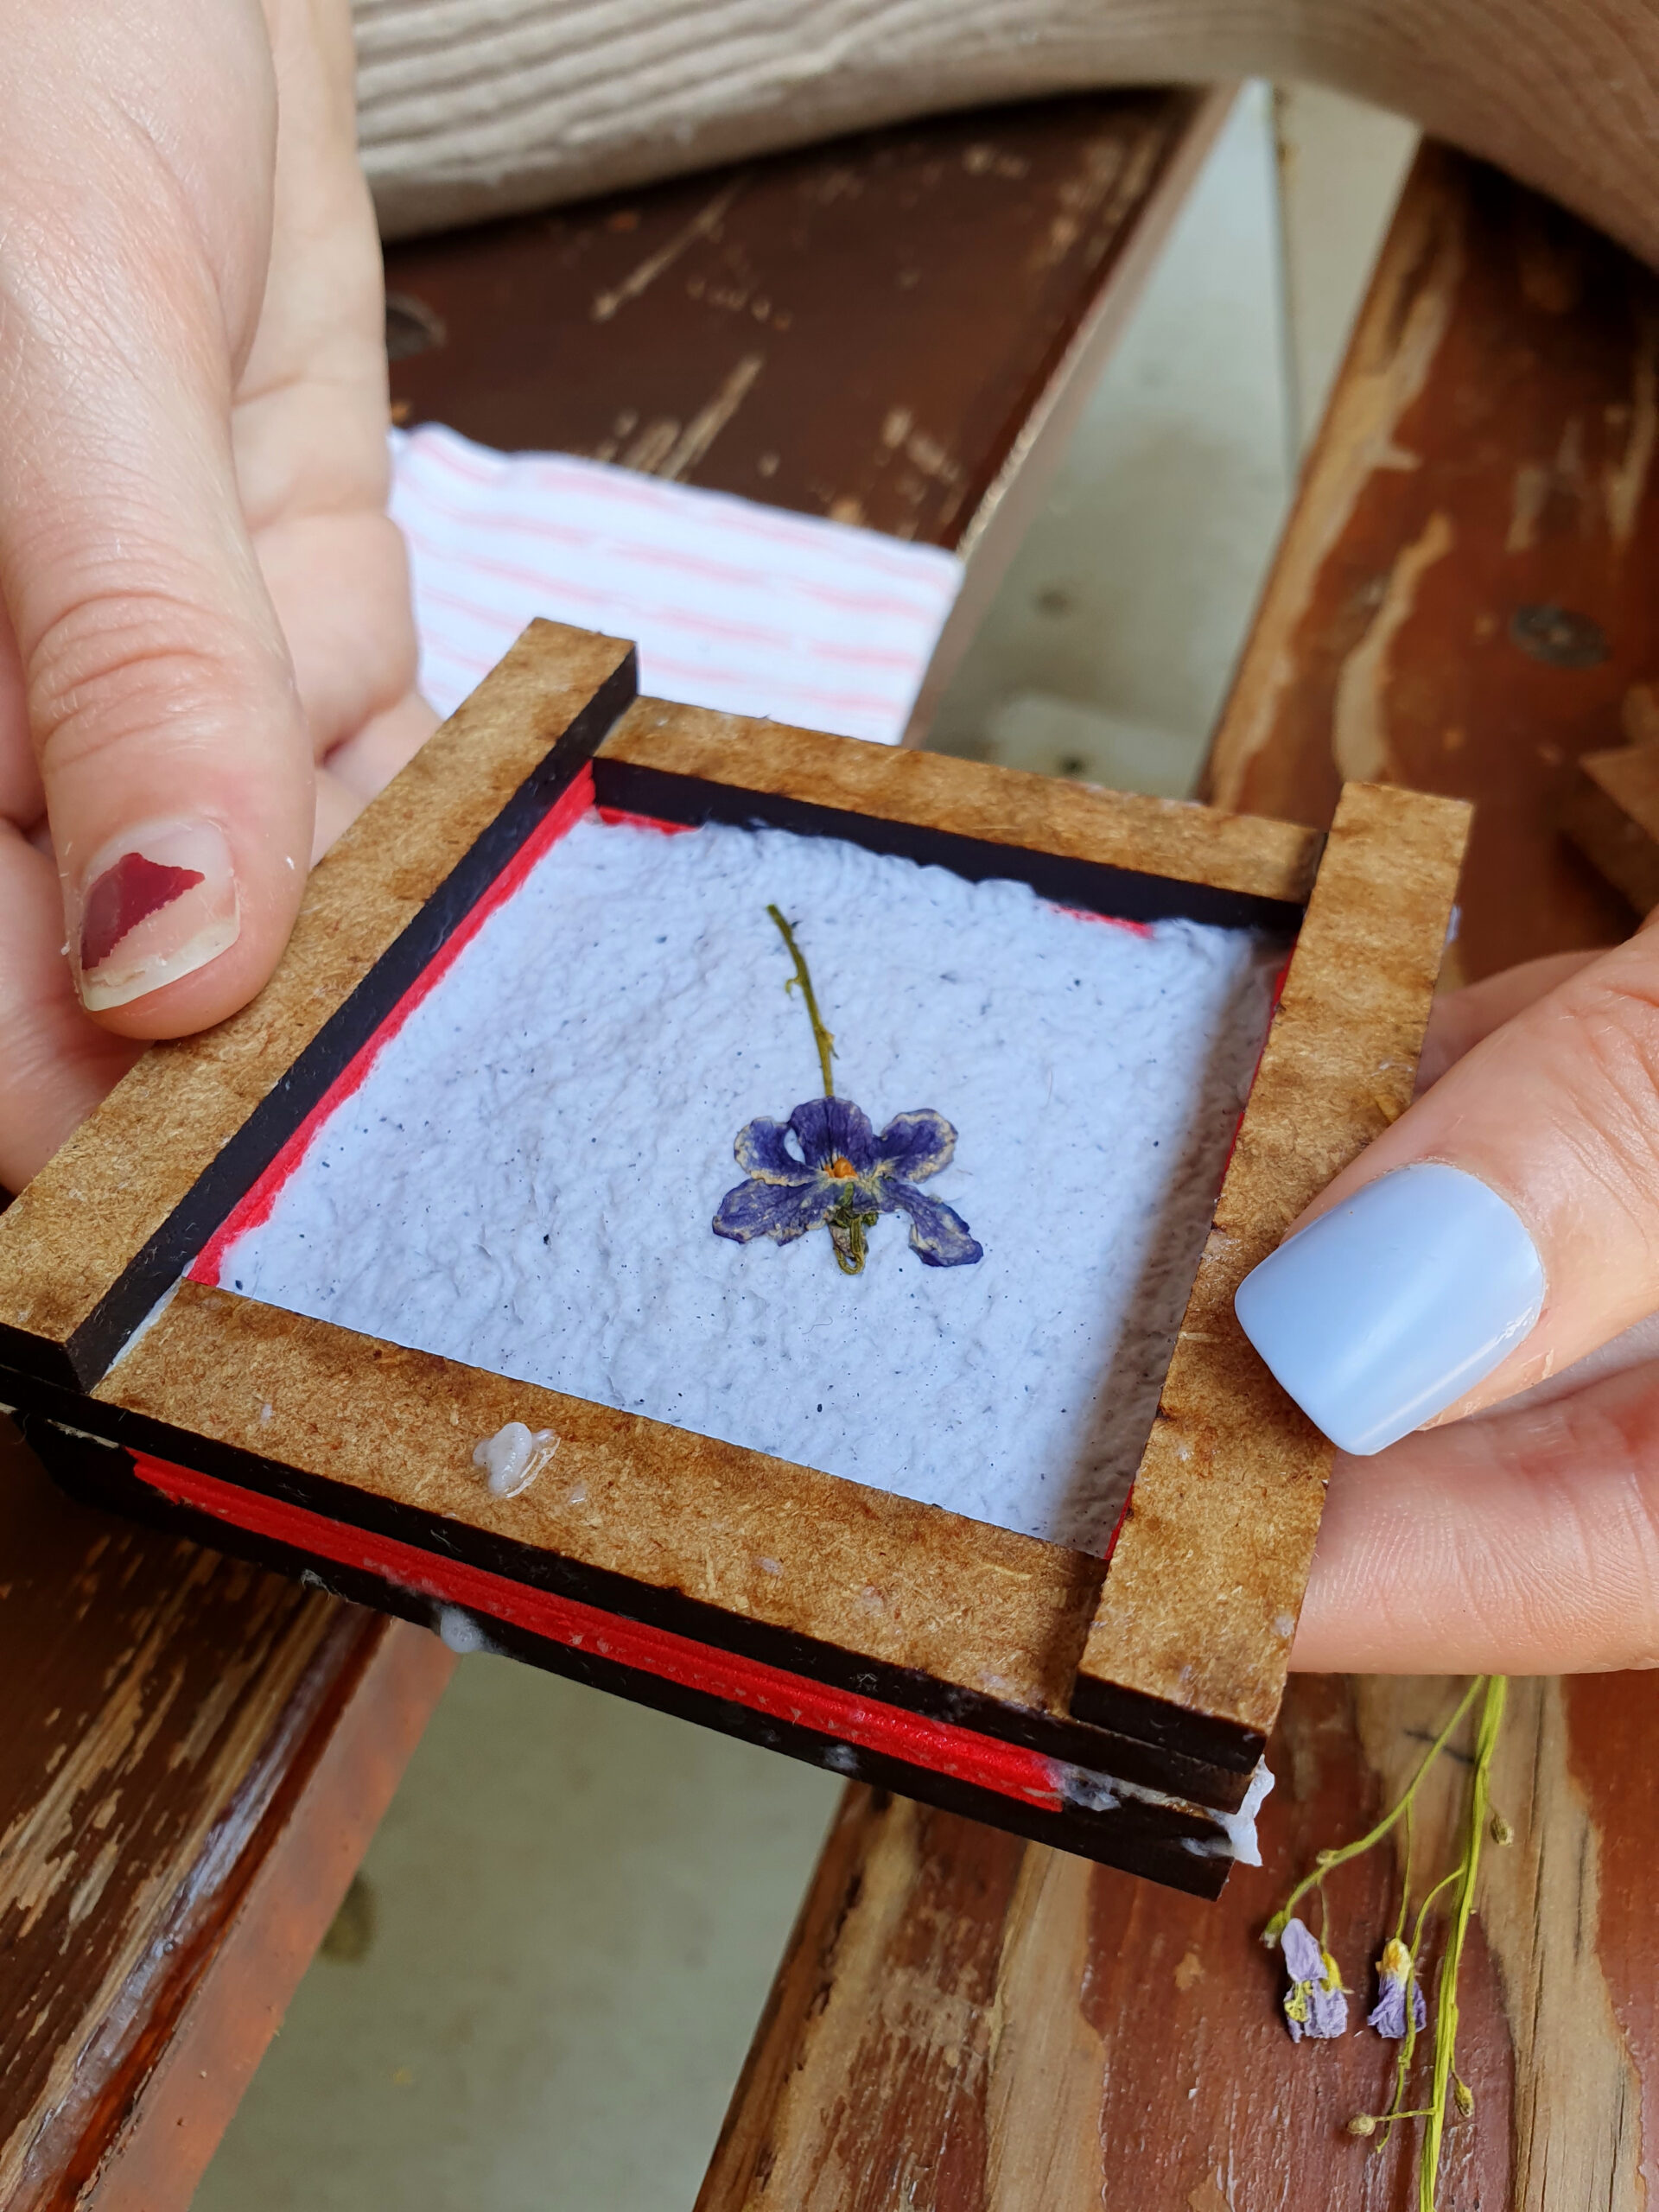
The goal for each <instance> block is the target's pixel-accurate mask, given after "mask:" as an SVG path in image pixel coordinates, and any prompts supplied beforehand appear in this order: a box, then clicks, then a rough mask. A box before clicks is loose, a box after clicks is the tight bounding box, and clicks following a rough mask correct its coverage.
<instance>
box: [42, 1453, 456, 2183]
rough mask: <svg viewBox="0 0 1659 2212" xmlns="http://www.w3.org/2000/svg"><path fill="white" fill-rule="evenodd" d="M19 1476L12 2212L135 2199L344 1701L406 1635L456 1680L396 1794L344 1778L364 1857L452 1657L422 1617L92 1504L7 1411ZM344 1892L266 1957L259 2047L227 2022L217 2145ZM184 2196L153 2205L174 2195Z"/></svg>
mask: <svg viewBox="0 0 1659 2212" xmlns="http://www.w3.org/2000/svg"><path fill="white" fill-rule="evenodd" d="M0 1476H3V1479H0V1670H3V1676H4V1681H5V1684H6V1691H5V1705H6V1716H7V1717H6V1725H5V1728H4V1731H3V1742H4V1751H5V1755H4V1758H3V1761H0V1972H3V1981H4V1990H5V2003H4V2005H3V2008H0V2201H3V2202H4V2203H5V2204H6V2206H7V2207H8V2212H48V2208H51V2212H56V2209H57V2208H59V2207H61V2206H66V2205H70V2204H77V2203H86V2204H90V2203H92V2202H108V2203H110V2204H111V2206H114V2205H116V2204H118V2203H119V2202H120V2201H121V2200H120V2198H119V2196H118V2195H117V2196H110V2197H108V2198H105V2197H101V2196H99V2190H103V2189H104V2188H105V2187H106V2185H107V2184H108V2181H109V2173H110V2169H111V2160H112V2159H115V2160H116V2163H119V2160H118V2158H117V2153H118V2150H119V2149H120V2147H121V2146H122V2145H124V2144H125V2143H126V2142H127V2141H129V2140H130V2139H134V2131H135V2130H136V2129H137V2126H138V2124H139V2120H140V2118H141V2116H142V2115H143V2113H145V2111H146V2110H147V2107H148V2099H149V2091H150V2088H151V2085H152V2083H153V2082H154V2079H155V2077H156V2069H157V2068H158V2067H159V2066H162V2064H163V2063H165V2061H166V2057H167V2054H168V2049H169V2045H170V2044H171V2041H172V2038H173V2037H174V2036H175V2032H176V2031H177V2030H178V2028H179V2026H180V2024H181V2022H182V2021H183V2020H184V2019H185V2018H186V2017H187V2015H188V2012H189V2011H190V2008H191V2006H192V2005H193V2004H194V2002H195V2001H196V2000H197V1999H198V1996H199V1993H200V1992H201V1990H202V1989H203V1987H204V1986H206V1985H207V1982H208V1980H209V1977H210V1974H211V1970H212V1969H213V1967H214V1965H215V1964H216V1962H217V1961H218V1959H219V1954H220V1950H221V1947H222V1946H223V1945H224V1943H225V1942H226V1938H227V1936H228V1935H229V1933H230V1932H231V1930H232V1929H233V1928H234V1927H235V1926H236V1925H237V1923H238V1920H239V1919H241V1918H243V1917H245V1916H246V1914H247V1913H248V1912H249V1910H251V1904H252V1902H253V1899H252V1892H253V1885H255V1884H256V1883H257V1881H258V1879H259V1878H260V1876H261V1872H262V1870H263V1869H264V1867H265V1866H267V1865H268V1864H269V1863H270V1862H271V1861H272V1860H273V1858H274V1856H275V1855H276V1854H277V1853H278V1852H279V1848H280V1846H281V1843H282V1840H283V1836H284V1835H285V1834H286V1833H287V1832H288V1831H289V1828H290V1827H292V1825H293V1822H294V1819H295V1808H296V1804H297V1802H299V1800H300V1799H301V1798H302V1797H303V1796H304V1794H305V1792H306V1790H307V1789H308V1785H309V1783H310V1781H311V1779H312V1777H313V1776H314V1775H315V1773H316V1772H317V1770H318V1768H319V1763H320V1762H321V1761H322V1760H323V1759H324V1758H326V1756H327V1748H328V1745H329V1744H330V1741H331V1738H332V1737H333V1735H334V1731H335V1728H336V1726H337V1725H338V1723H339V1720H340V1716H341V1714H342V1713H345V1712H346V1711H349V1710H351V1709H352V1708H353V1704H354V1701H355V1700H356V1697H357V1694H358V1692H359V1688H361V1687H362V1686H363V1685H364V1684H365V1682H367V1681H369V1679H370V1677H371V1676H375V1677H376V1678H377V1679H378V1680H384V1679H385V1675H386V1672H387V1657H386V1655H387V1654H388V1653H389V1652H390V1651H391V1649H392V1648H393V1645H392V1641H391V1640H395V1639H404V1638H408V1637H413V1642H414V1643H415V1645H416V1647H418V1651H419V1654H420V1656H422V1657H423V1658H424V1655H425V1654H427V1653H433V1654H435V1655H436V1658H437V1660H438V1662H439V1668H438V1671H437V1674H436V1676H435V1679H434V1680H431V1681H427V1680H426V1679H425V1678H424V1677H423V1676H420V1675H418V1673H417V1675H416V1680H415V1681H414V1683H413V1684H412V1685H410V1692H409V1694H408V1695H406V1697H405V1704H406V1707H407V1717H406V1722H405V1725H404V1727H403V1728H402V1730H401V1732H397V1733H394V1732H391V1731H388V1732H386V1738H385V1748H384V1751H383V1754H382V1764H381V1771H380V1775H379V1777H378V1789H376V1788H370V1787H362V1788H359V1786H358V1783H357V1782H353V1785H352V1786H351V1787H350V1788H349V1789H346V1791H345V1792H344V1793H343V1795H340V1794H339V1793H337V1802H336V1805H335V1812H334V1820H333V1821H331V1823H330V1824H329V1825H330V1827H331V1828H332V1831H333V1835H332V1842H331V1847H332V1848H333V1849H334V1852H335V1853H336V1854H337V1856H338V1858H339V1859H340V1860H342V1861H346V1862H354V1858H355V1854H356V1853H359V1852H360V1851H361V1849H362V1848H363V1847H364V1846H365V1844H366V1842H367V1840H368V1837H369V1834H371V1833H372V1828H373V1826H374V1822H375V1821H376V1820H377V1819H378V1813H379V1809H380V1807H381V1806H382V1805H383V1804H384V1802H385V1797H386V1796H388V1795H389V1794H390V1790H391V1785H392V1783H393V1782H395V1779H396V1776H397V1771H398V1770H399V1769H400V1767H401V1764H402V1758H403V1757H404V1756H406V1753H407V1751H408V1749H409V1748H410V1745H412V1742H413V1738H414V1735H415V1733H416V1732H417V1731H418V1725H419V1722H420V1720H421V1719H423V1718H424V1714H425V1713H426V1712H427V1711H429V1709H430V1705H431V1702H432V1700H433V1699H434V1698H435V1696H436V1694H437V1688H438V1686H439V1685H440V1684H441V1682H442V1679H443V1675H444V1674H446V1673H447V1671H448V1661H447V1655H445V1654H444V1653H443V1652H442V1648H441V1647H439V1646H438V1645H436V1644H435V1642H434V1640H433V1639H432V1638H430V1637H422V1636H420V1635H419V1634H418V1632H417V1631H407V1630H404V1629H403V1628H402V1627H401V1626H397V1627H394V1626H393V1625H392V1624H389V1623H386V1622H385V1621H382V1620H381V1619H379V1618H378V1617H377V1616H375V1615H372V1614H368V1613H363V1612H359V1611H357V1610H356V1609H355V1608H353V1607H349V1606H341V1605H337V1604H335V1603H334V1602H333V1601H332V1600H330V1599H323V1598H319V1597H317V1596H315V1595H314V1594H312V1593H309V1592H306V1591H303V1590H302V1589H300V1588H299V1587H297V1586H296V1585H295V1584H293V1583H291V1582H289V1581H287V1580H283V1579H282V1578H280V1577H278V1576H276V1575H270V1574H261V1573H257V1571H256V1570H254V1569H252V1568H251V1567H243V1566H240V1565H238V1564H236V1563H234V1562H231V1561H226V1560H220V1559H219V1558H218V1557H217V1556H216V1555H215V1554H213V1553H211V1552H205V1551H200V1550H198V1549H197V1548H195V1547H194V1545H189V1544H181V1543H178V1542H176V1541H170V1540H168V1539H166V1538H163V1537H159V1536H156V1535H149V1534H147V1533H145V1532H143V1531H141V1530H139V1529H134V1528H132V1527H130V1525H128V1524H127V1523H126V1522H119V1521H114V1520H111V1519H110V1518H109V1517H108V1516H105V1515H103V1514H99V1513H93V1512H91V1511H88V1510H86V1509H85V1508H83V1507H79V1506H74V1505H71V1504H70V1503H68V1501H67V1499H65V1498H64V1497H61V1496H60V1494H59V1493H58V1492H57V1491H55V1490H54V1489H53V1488H52V1486H51V1485H50V1484H48V1482H47V1480H46V1478H45V1477H44V1475H43V1474H42V1473H41V1470H40V1468H39V1466H38V1465H36V1463H35V1460H34V1459H33V1457H32V1455H31V1454H29V1452H27V1451H26V1450H25V1449H24V1447H23V1446H22V1444H21V1443H19V1442H18V1440H17V1439H16V1433H15V1432H14V1431H13V1430H12V1429H11V1427H10V1424H9V1423H0ZM397 1648H398V1649H399V1652H400V1653H401V1650H402V1649H403V1648H404V1647H403V1646H402V1644H401V1643H400V1644H399V1645H398V1647H397ZM425 1664H426V1666H427V1668H428V1669H430V1664H431V1662H430V1660H429V1659H427V1660H425ZM394 1671H396V1670H395V1669H394ZM411 1699H412V1702H411V1701H410V1700H411ZM371 1702H372V1700H371ZM358 1779H359V1781H361V1780H363V1779H365V1777H359V1778H358ZM342 1886H343V1885H342ZM327 1910H328V1899H327V1894H326V1891H319V1893H318V1894H317V1897H316V1898H315V1905H314V1906H313V1907H311V1908H309V1909H305V1908H302V1907H301V1906H298V1905H296V1910H294V1912H293V1913H292V1914H291V1916H290V1925H291V1929H292V1932H293V1941H292V1942H291V1943H290V1946H289V1953H288V1955H287V1956H286V1957H285V1958H284V1959H283V1961H280V1962H277V1961H268V1962H267V1964H268V1967H269V1968H270V1970H269V1971H267V1972H265V1973H264V1976H263V1979H262V1980H261V1982H260V1991H261V1999H260V2005H259V2007H258V2008H257V2009H255V2010H248V2011H247V2014H246V2025H247V2028H248V2030H249V2031H251V2041H250V2039H249V2036H248V2035H246V2034H245V2035H244V2036H243V2037H242V2039H241V2041H240V2044H239V2045H238V2044H235V2043H234V2039H232V2038H227V2039H226V2041H225V2042H224V2043H223V2044H221V2043H220V2041H219V2038H217V2037H215V2038H214V2047H213V2050H211V2051H208V2052H207V2053H205V2054H204V2056H202V2058H200V2059H199V2061H198V2065H197V2072H198V2075H202V2074H203V2069H206V2073H205V2078H203V2079H201V2080H200V2082H199V2084H198V2088H197V2090H196V2092H195V2093H194V2095H193V2097H192V2098H191V2099H190V2108H191V2111H192V2113H194V2114H195V2115H196V2118H195V2120H194V2122H193V2129H192V2141H193V2144H194V2145H196V2146H197V2148H198V2149H199V2150H200V2158H202V2159H205V2157H206V2155H207V2151H208V2150H210V2149H211V2147H212V2142H213V2139H215V2137H216V2135H217V2132H218V2129H219V2127H220V2126H223V2124H224V2121H225V2120H226V2118H228V2116H229V2113H230V2111H231V2110H232V2107H233V2105H234V2102H235V2099H236V2096H237V2095H238V2094H239V2091H240V2088H241V2087H242V2085H243V2083H244V2082H245V2078H246V2075H247V2074H248V2073H249V2072H250V2071H251V2063H252V2060H253V2058H254V2057H255V2056H257V2050H258V2049H260V2048H263V2044H264V2038H265V2037H266V2035H267V2034H268V2033H269V2031H270V2025H271V2024H272V2019H271V2015H272V2013H273V2012H275V2014H276V2015H277V2016H278V2017H279V2016H280V2013H281V2011H282V2008H283V2005H285V2004H286V2002H287V1998H288V1994H289V1991H290V1990H291V1989H292V1987H293V1986H294V1984H295V1983H296V1981H297V1980H298V1979H299V1975H300V1973H301V1972H302V1968H303V1965H304V1961H305V1957H306V1955H307V1945H308V1942H315V1940H316V1938H317V1937H318V1936H321V1931H322V1928H323V1927H324V1926H325V1925H326V1924H327V1922H326V1914H327ZM256 1917H257V1915H256ZM178 2132H179V2131H178V2130H177V2129H176V2128H175V2129H174V2131H173V2133H175V2134H176V2133H178ZM204 2138H205V2140H204ZM187 2163H188V2162H187ZM187 2196H188V2183H185V2184H183V2185H181V2189H180V2190H179V2191H178V2192H177V2193H176V2194H175V2195H174V2196H171V2197H161V2198H158V2199H156V2200H153V2201H152V2202H153V2204H154V2206H155V2208H156V2212H159V2207H160V2205H161V2204H162V2203H167V2202H174V2203H182V2202H184V2201H185V2200H186V2197H187ZM147 2212H149V2208H147Z"/></svg>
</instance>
